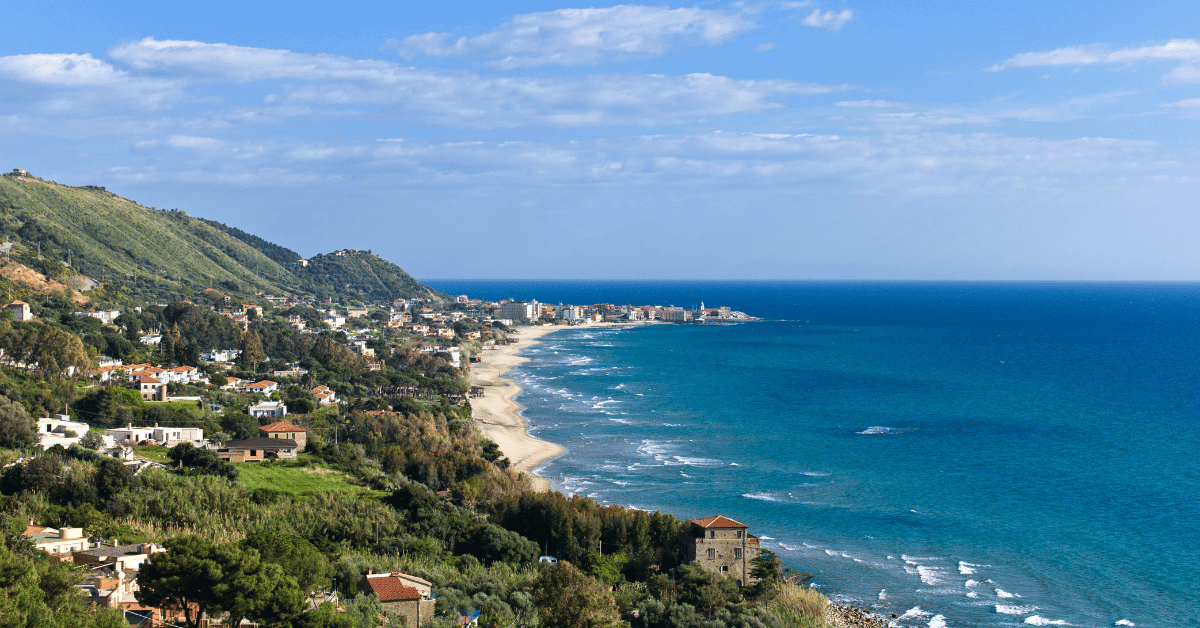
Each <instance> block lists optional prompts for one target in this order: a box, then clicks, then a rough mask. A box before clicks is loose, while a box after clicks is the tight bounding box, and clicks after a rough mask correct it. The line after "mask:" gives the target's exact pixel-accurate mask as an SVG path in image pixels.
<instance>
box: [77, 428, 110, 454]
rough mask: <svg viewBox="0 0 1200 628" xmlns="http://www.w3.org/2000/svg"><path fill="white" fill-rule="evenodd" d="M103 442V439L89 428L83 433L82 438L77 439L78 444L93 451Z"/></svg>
mask: <svg viewBox="0 0 1200 628" xmlns="http://www.w3.org/2000/svg"><path fill="white" fill-rule="evenodd" d="M103 444H104V439H103V438H102V437H101V436H100V435H99V434H97V433H95V432H93V431H91V430H88V433H87V434H84V435H83V438H81V439H79V445H80V446H81V447H86V448H88V449H91V450H93V451H95V450H97V449H99V448H100V446H101V445H103Z"/></svg>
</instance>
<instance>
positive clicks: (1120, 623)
mask: <svg viewBox="0 0 1200 628" xmlns="http://www.w3.org/2000/svg"><path fill="white" fill-rule="evenodd" d="M1114 625H1115V626H1136V625H1137V624H1135V623H1133V622H1131V621H1129V620H1128V619H1118V620H1117V623H1116V624H1114Z"/></svg>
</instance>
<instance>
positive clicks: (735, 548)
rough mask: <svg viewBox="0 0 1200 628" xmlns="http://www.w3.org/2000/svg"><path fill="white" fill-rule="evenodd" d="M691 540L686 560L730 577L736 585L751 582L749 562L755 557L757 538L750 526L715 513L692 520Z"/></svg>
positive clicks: (756, 556)
mask: <svg viewBox="0 0 1200 628" xmlns="http://www.w3.org/2000/svg"><path fill="white" fill-rule="evenodd" d="M688 523H690V524H692V542H691V543H689V544H688V546H687V552H688V554H687V556H688V560H689V561H693V562H696V563H698V564H699V565H700V566H701V567H703V568H705V569H707V570H709V571H713V572H716V573H719V574H721V575H725V576H729V577H730V578H733V579H734V580H736V581H737V583H738V585H741V586H744V585H748V584H751V581H752V578H751V575H750V565H751V562H752V561H753V560H754V559H755V558H758V553H759V549H760V546H759V540H758V537H756V536H754V535H753V534H750V532H749V527H748V526H746V525H745V524H743V523H738V522H737V521H734V520H733V519H730V518H728V517H724V516H721V515H716V516H713V517H705V518H703V519H692V520H690V521H688Z"/></svg>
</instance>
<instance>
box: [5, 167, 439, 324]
mask: <svg viewBox="0 0 1200 628" xmlns="http://www.w3.org/2000/svg"><path fill="white" fill-rule="evenodd" d="M0 231H2V232H3V236H4V241H5V242H11V243H13V245H12V246H11V250H10V251H8V253H9V255H10V257H11V259H12V261H13V262H17V263H20V264H23V265H25V266H28V267H29V268H30V269H32V270H34V271H37V272H40V273H42V274H43V275H45V276H46V277H47V278H48V279H49V280H53V281H58V282H61V283H63V284H66V285H75V286H82V285H84V284H87V283H88V282H87V280H86V279H84V278H82V277H79V275H83V276H85V277H88V278H91V279H93V280H95V281H97V282H100V283H101V284H102V285H103V286H104V288H105V289H104V291H103V292H99V293H97V295H98V297H99V298H101V300H112V301H116V300H120V299H122V298H131V299H135V300H136V299H150V300H152V299H163V298H171V297H181V296H182V297H184V298H186V297H188V296H190V295H193V294H196V293H198V292H200V291H202V290H204V289H206V288H215V289H216V290H218V291H221V292H225V293H233V294H242V295H252V294H255V293H259V292H262V293H268V294H279V295H294V296H316V297H320V298H324V297H334V298H354V299H364V300H367V299H369V300H385V299H386V300H390V299H394V298H397V297H414V296H428V295H430V294H436V293H434V292H433V291H431V290H430V289H428V288H426V287H425V286H423V285H422V284H421V283H420V282H418V281H417V280H415V279H413V278H412V277H411V276H410V275H408V273H405V272H404V271H403V270H401V269H400V268H399V267H398V266H396V265H394V264H392V263H390V262H388V261H386V260H383V259H381V258H379V257H377V256H375V255H371V254H370V253H361V252H354V253H353V254H351V255H339V254H333V255H325V256H320V255H319V256H317V258H316V259H317V260H318V261H317V263H310V264H309V265H308V266H307V267H304V266H300V265H299V264H297V263H296V262H298V260H300V256H299V254H297V253H296V252H294V251H291V250H290V249H287V248H285V247H283V246H279V245H277V244H273V243H271V242H267V241H266V240H264V239H262V238H259V237H258V236H255V235H253V234H249V233H246V232H244V231H242V230H240V229H237V228H234V227H229V226H226V225H223V224H221V223H219V222H216V221H211V220H205V219H201V218H193V217H191V216H189V215H188V214H187V213H186V212H182V211H177V210H171V211H165V210H157V209H154V208H151V207H145V206H143V205H140V204H138V203H136V202H134V201H131V200H129V199H126V198H122V197H120V196H117V195H115V194H113V193H111V192H108V191H107V190H105V189H104V188H103V187H99V186H90V185H89V186H79V187H72V186H65V185H60V184H58V183H55V182H53V181H45V180H43V179H40V178H38V177H35V176H13V175H11V174H5V175H4V176H2V177H0ZM39 247H40V248H39ZM327 260H328V261H327Z"/></svg>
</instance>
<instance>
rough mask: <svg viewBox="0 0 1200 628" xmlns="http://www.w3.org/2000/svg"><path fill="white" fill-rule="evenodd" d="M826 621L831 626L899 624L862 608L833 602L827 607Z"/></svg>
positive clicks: (861, 627)
mask: <svg viewBox="0 0 1200 628" xmlns="http://www.w3.org/2000/svg"><path fill="white" fill-rule="evenodd" d="M825 622H826V624H828V625H829V626H830V628H889V626H898V625H899V624H892V623H890V622H889V621H888V620H887V619H885V618H883V617H880V616H879V615H872V614H871V613H869V612H867V611H864V610H862V609H861V608H855V607H853V606H845V605H842V604H833V603H830V604H829V605H828V606H826V607H825Z"/></svg>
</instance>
